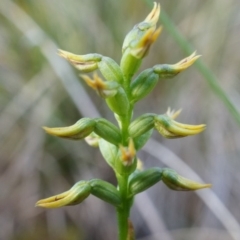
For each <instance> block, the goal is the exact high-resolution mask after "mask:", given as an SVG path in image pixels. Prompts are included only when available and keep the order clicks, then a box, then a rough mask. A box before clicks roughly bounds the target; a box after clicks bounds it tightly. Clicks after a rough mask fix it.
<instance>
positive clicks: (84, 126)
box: [43, 118, 95, 140]
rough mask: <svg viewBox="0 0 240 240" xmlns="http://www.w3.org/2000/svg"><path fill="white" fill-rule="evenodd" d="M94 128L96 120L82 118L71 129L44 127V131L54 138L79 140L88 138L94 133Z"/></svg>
mask: <svg viewBox="0 0 240 240" xmlns="http://www.w3.org/2000/svg"><path fill="white" fill-rule="evenodd" d="M94 126H95V121H94V120H92V119H90V118H82V119H80V120H79V121H77V122H76V123H75V124H74V125H72V126H69V127H59V128H48V127H43V129H44V130H45V131H46V132H47V133H49V134H51V135H53V136H57V137H62V138H69V139H73V140H79V139H83V138H85V137H87V136H88V135H89V134H90V133H91V132H92V131H93V129H94Z"/></svg>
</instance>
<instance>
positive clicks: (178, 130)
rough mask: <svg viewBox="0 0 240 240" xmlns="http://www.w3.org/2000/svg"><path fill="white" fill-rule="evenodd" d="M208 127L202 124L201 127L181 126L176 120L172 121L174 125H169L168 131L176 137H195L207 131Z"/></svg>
mask: <svg viewBox="0 0 240 240" xmlns="http://www.w3.org/2000/svg"><path fill="white" fill-rule="evenodd" d="M205 127H206V125H204V124H201V125H186V124H181V123H177V122H175V121H174V120H172V124H170V125H169V127H168V130H169V131H170V132H172V133H174V134H175V135H180V136H190V135H195V134H198V133H200V132H202V131H203V130H205Z"/></svg>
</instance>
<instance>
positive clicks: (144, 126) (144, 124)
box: [128, 113, 156, 138]
mask: <svg viewBox="0 0 240 240" xmlns="http://www.w3.org/2000/svg"><path fill="white" fill-rule="evenodd" d="M155 116H156V114H152V113H146V114H143V115H142V116H140V117H138V118H137V119H135V120H134V121H133V122H132V123H131V124H130V126H129V129H128V132H129V135H130V136H131V138H136V137H139V136H141V135H143V134H144V133H146V132H148V131H149V130H151V129H153V128H154V120H155Z"/></svg>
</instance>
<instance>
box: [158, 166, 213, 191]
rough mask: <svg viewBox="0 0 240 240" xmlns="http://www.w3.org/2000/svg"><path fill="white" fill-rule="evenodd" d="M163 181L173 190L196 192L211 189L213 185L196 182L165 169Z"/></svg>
mask: <svg viewBox="0 0 240 240" xmlns="http://www.w3.org/2000/svg"><path fill="white" fill-rule="evenodd" d="M162 181H163V182H164V183H165V184H166V185H167V186H168V187H169V188H170V189H172V190H176V191H194V190H199V189H202V188H210V187H211V186H212V185H211V184H203V183H198V182H194V181H192V180H190V179H187V178H184V177H182V176H180V175H178V174H177V172H176V171H174V170H172V169H168V168H165V169H163V172H162Z"/></svg>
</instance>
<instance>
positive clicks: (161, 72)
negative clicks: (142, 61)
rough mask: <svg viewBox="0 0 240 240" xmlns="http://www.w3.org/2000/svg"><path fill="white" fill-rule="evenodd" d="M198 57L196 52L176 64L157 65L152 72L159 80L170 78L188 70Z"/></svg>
mask: <svg viewBox="0 0 240 240" xmlns="http://www.w3.org/2000/svg"><path fill="white" fill-rule="evenodd" d="M199 57H201V56H200V55H196V52H194V53H193V54H191V55H190V56H188V57H186V58H184V59H183V60H181V61H180V62H178V63H176V64H158V65H155V66H154V67H153V71H154V72H155V73H156V74H158V76H159V78H172V77H174V76H176V75H177V74H178V73H180V72H182V71H184V70H186V69H187V68H189V67H190V66H191V65H192V64H193V63H194V62H195V61H196V60H197V59H198V58H199Z"/></svg>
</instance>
